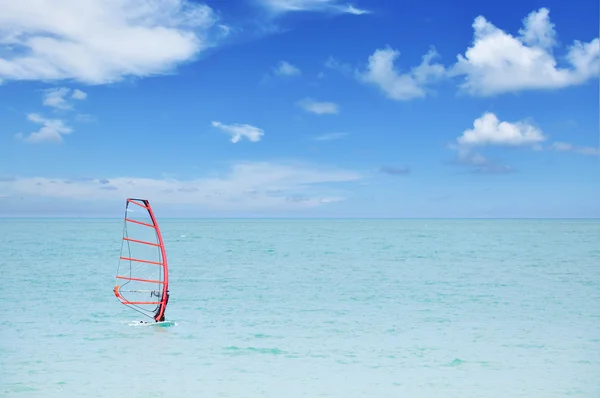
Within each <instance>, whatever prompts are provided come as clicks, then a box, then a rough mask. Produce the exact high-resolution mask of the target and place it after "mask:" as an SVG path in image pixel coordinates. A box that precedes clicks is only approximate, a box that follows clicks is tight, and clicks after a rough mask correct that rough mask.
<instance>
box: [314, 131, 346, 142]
mask: <svg viewBox="0 0 600 398" xmlns="http://www.w3.org/2000/svg"><path fill="white" fill-rule="evenodd" d="M347 135H348V133H326V134H321V135H318V136H316V137H314V138H313V140H315V141H333V140H339V139H342V138H344V137H346V136H347Z"/></svg>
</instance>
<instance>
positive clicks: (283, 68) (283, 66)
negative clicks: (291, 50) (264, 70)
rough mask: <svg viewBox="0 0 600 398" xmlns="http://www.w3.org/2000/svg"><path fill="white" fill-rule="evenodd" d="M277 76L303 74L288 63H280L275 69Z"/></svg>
mask: <svg viewBox="0 0 600 398" xmlns="http://www.w3.org/2000/svg"><path fill="white" fill-rule="evenodd" d="M275 74H276V75H277V76H299V75H300V74H302V72H301V71H300V69H299V68H298V67H296V66H294V65H292V64H290V63H289V62H287V61H280V62H279V63H278V64H277V66H276V67H275Z"/></svg>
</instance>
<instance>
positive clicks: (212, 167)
mask: <svg viewBox="0 0 600 398" xmlns="http://www.w3.org/2000/svg"><path fill="white" fill-rule="evenodd" d="M34 3H35V4H37V5H36V6H34V5H33V4H34ZM50 4H51V2H48V5H40V4H38V2H33V1H30V0H21V1H19V2H8V1H0V82H1V83H0V120H2V123H1V129H0V215H1V216H30V215H33V216H37V215H49V216H69V215H74V216H120V215H121V213H122V211H123V208H124V200H125V198H127V197H143V198H147V199H149V200H150V201H151V203H152V204H153V206H154V207H155V208H156V211H157V212H158V214H159V215H160V216H163V217H169V216H184V217H185V216H194V217H207V216H208V217H245V216H269V217H277V216H282V217H600V149H599V145H600V135H599V130H600V126H599V114H598V109H599V101H598V98H599V85H598V77H599V75H600V41H599V39H598V31H599V26H598V18H597V16H598V13H599V6H598V3H597V2H591V1H586V2H578V4H577V6H574V5H573V4H571V5H569V4H567V2H559V1H554V0H553V1H545V2H540V1H523V2H515V3H514V4H511V5H510V7H508V6H506V7H499V6H498V5H497V4H494V3H489V2H475V1H461V2H447V1H429V2H417V1H403V2H391V1H369V2H367V1H364V0H356V1H354V2H352V3H346V2H344V1H337V0H240V1H207V2H197V1H194V2H191V1H184V0H155V1H149V2H143V1H141V0H125V1H122V2H110V1H103V2H100V1H91V0H90V1H81V0H64V1H61V2H60V3H53V4H54V5H53V6H51V5H50Z"/></svg>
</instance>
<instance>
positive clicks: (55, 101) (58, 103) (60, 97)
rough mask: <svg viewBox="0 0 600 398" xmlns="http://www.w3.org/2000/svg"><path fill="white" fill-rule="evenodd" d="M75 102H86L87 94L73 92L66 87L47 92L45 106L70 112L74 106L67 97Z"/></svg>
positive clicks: (77, 90)
mask: <svg viewBox="0 0 600 398" xmlns="http://www.w3.org/2000/svg"><path fill="white" fill-rule="evenodd" d="M69 94H71V96H70V98H72V99H74V100H84V99H86V98H87V94H86V93H85V92H83V91H81V90H79V89H75V90H71V89H69V88H66V87H59V88H51V89H47V90H45V94H44V100H43V104H44V105H46V106H49V107H52V108H55V109H61V110H70V109H73V105H72V104H71V103H70V102H69V101H68V100H67V96H68V95H69Z"/></svg>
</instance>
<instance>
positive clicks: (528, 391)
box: [0, 218, 600, 398]
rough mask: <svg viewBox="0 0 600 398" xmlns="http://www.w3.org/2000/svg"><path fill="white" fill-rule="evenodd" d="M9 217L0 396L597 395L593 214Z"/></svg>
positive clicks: (2, 228) (4, 225)
mask: <svg viewBox="0 0 600 398" xmlns="http://www.w3.org/2000/svg"><path fill="white" fill-rule="evenodd" d="M158 222H159V226H160V228H161V230H162V234H163V237H164V241H165V246H166V251H167V256H168V261H169V270H170V273H169V291H170V300H169V305H168V307H167V311H166V319H167V320H171V321H174V324H173V325H172V326H170V327H156V326H143V325H142V326H132V325H134V323H135V322H138V321H140V320H142V319H143V317H142V316H141V315H140V314H138V313H137V312H135V311H132V310H131V308H129V307H127V306H125V305H122V304H121V303H120V302H119V301H118V300H117V299H116V297H115V295H114V294H113V287H114V286H115V275H116V272H117V265H118V257H119V253H120V245H121V237H122V230H123V220H122V219H86V218H79V219H76V218H72V219H57V218H46V219H34V218H28V219H25V218H24V219H14V218H13V219H11V218H4V219H0V249H1V253H0V277H1V280H2V283H1V285H0V315H1V317H2V321H1V322H0V396H2V397H44V398H49V397H175V398H177V397H203V398H204V397H215V398H217V397H240V398H246V397H277V398H288V397H289V398H293V397H345V398H350V397H372V398H379V397H381V398H384V397H432V398H433V397H444V398H448V397H460V398H464V397H477V398H486V397H540V398H550V397H592V398H598V397H600V220H581V219H577V220H557V219H551V220H531V219H528V220H492V219H479V220H477V219H476V220H468V219H464V220H447V219H422V220H418V219H390V220H385V219H375V220H362V219H189V220H187V219H160V218H159V219H158Z"/></svg>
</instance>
